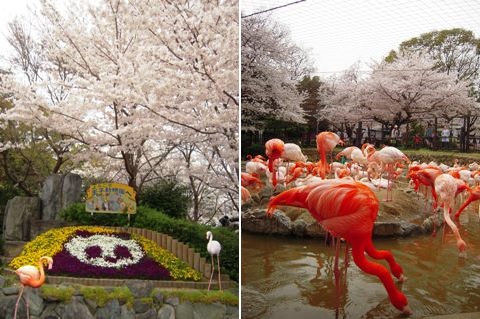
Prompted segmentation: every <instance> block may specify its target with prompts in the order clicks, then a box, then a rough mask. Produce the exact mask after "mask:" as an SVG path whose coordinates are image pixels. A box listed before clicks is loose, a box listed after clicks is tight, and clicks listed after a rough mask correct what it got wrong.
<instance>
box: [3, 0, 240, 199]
mask: <svg viewBox="0 0 480 319" xmlns="http://www.w3.org/2000/svg"><path fill="white" fill-rule="evenodd" d="M55 3H56V2H54V1H51V0H42V1H41V10H40V15H39V16H37V18H36V19H37V20H36V22H37V27H38V31H37V34H38V35H39V39H38V41H37V42H38V43H39V45H40V46H41V48H42V54H43V56H42V64H41V70H40V72H39V74H41V75H42V76H41V77H39V78H38V79H36V81H30V82H29V83H28V84H26V81H17V79H16V78H15V77H12V78H10V79H5V81H3V87H4V90H6V91H8V92H10V93H11V94H12V96H13V103H14V107H12V108H11V109H10V110H8V111H7V112H6V114H4V118H5V119H8V120H15V121H21V122H24V123H28V124H31V125H35V126H37V127H43V128H46V129H49V130H53V131H55V132H59V133H61V134H63V135H64V136H66V137H68V141H70V142H72V141H75V142H76V143H77V144H79V145H82V146H83V148H84V149H83V151H82V152H78V153H77V154H74V155H75V159H76V160H77V161H80V162H86V163H88V165H87V166H88V168H90V169H92V168H95V167H99V165H100V166H101V167H102V168H103V170H107V171H108V172H109V174H108V175H109V176H110V177H113V178H116V179H117V181H122V180H123V181H124V182H126V183H128V184H129V185H130V186H132V187H134V188H135V189H137V190H138V189H139V188H140V187H141V186H142V185H144V184H146V183H148V182H149V181H151V180H154V179H155V178H161V177H162V176H161V175H160V174H159V172H161V171H165V170H175V169H176V168H177V167H178V164H177V166H175V165H174V164H172V163H173V162H172V161H170V160H169V156H171V155H172V154H173V152H174V150H175V148H176V147H178V146H179V145H182V144H183V143H184V142H185V141H188V142H189V143H196V144H197V145H201V150H202V153H205V154H209V157H208V160H207V159H205V158H203V159H202V160H201V161H202V163H203V164H205V165H206V166H205V165H204V167H207V170H208V161H213V162H215V163H217V162H221V163H222V165H219V166H218V167H217V166H216V167H215V168H216V169H215V170H213V169H211V170H208V174H210V175H209V178H210V179H211V180H212V185H216V184H219V185H225V184H227V185H228V186H229V187H228V188H223V189H224V190H225V192H226V193H227V195H225V196H232V198H235V199H236V198H237V196H233V195H232V192H233V193H237V194H238V186H237V184H238V182H237V181H238V167H237V165H238V164H237V163H238V104H239V103H238V95H239V92H238V1H235V0H231V1H228V0H227V1H213V0H206V1H194V0H182V1H173V2H172V1H148V0H130V1H126V0H102V1H97V2H95V3H94V4H89V3H88V2H87V1H81V2H80V1H69V2H68V3H67V4H65V5H64V6H62V7H61V8H58V7H56V5H55ZM55 63H57V64H59V63H60V64H61V66H62V69H63V70H64V72H65V73H66V74H68V76H62V74H61V73H59V72H58V68H54V67H53V66H54V65H55ZM52 90H53V91H54V92H57V91H61V92H62V98H61V99H58V100H56V101H54V102H52V100H51V98H50V95H49V92H50V91H52ZM200 157H201V156H199V158H200ZM170 164H172V165H173V166H171V167H168V168H166V167H164V166H163V165H170ZM100 174H102V175H104V176H105V171H102V172H100Z"/></svg>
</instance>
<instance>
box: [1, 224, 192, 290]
mask: <svg viewBox="0 0 480 319" xmlns="http://www.w3.org/2000/svg"><path fill="white" fill-rule="evenodd" d="M41 256H51V257H52V258H53V260H54V264H53V268H52V269H51V270H49V272H48V273H49V274H57V275H68V276H77V277H95V278H98V277H103V278H142V279H155V280H188V281H198V280H200V279H201V274H200V273H199V272H197V271H195V270H194V269H192V268H191V267H189V266H188V265H187V264H186V263H184V262H183V261H181V260H179V259H178V258H177V257H175V256H174V255H173V254H172V253H170V252H169V251H167V250H165V249H162V248H160V247H159V246H158V245H157V244H155V243H154V242H153V241H151V240H148V239H146V238H144V237H142V236H140V235H136V234H133V235H131V234H128V233H121V232H115V231H113V230H111V229H108V228H103V227H94V226H80V227H63V228H57V229H51V230H49V231H47V232H45V233H43V234H41V235H39V236H37V237H36V238H35V239H34V240H32V241H31V242H29V243H28V244H27V245H25V248H24V250H23V251H22V253H21V254H20V255H19V256H18V257H16V258H14V259H13V260H12V262H11V263H10V265H9V266H10V267H12V268H13V269H17V268H19V267H21V266H23V265H27V264H29V265H36V264H37V262H38V260H39V258H40V257H41Z"/></svg>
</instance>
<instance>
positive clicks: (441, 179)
mask: <svg viewBox="0 0 480 319" xmlns="http://www.w3.org/2000/svg"><path fill="white" fill-rule="evenodd" d="M457 188H458V187H457V182H456V181H455V178H454V177H453V176H451V175H449V174H442V175H440V176H438V177H437V178H436V179H435V192H436V193H437V195H438V197H440V199H441V201H442V202H443V218H444V219H445V222H446V223H447V224H448V226H450V228H451V229H452V232H453V234H454V235H455V239H456V240H457V249H458V251H459V256H460V257H465V248H466V244H465V242H464V241H463V239H462V237H461V236H460V232H459V231H458V228H457V225H455V223H454V222H453V221H452V220H451V219H450V210H451V207H452V205H453V201H454V200H455V194H456V193H457Z"/></svg>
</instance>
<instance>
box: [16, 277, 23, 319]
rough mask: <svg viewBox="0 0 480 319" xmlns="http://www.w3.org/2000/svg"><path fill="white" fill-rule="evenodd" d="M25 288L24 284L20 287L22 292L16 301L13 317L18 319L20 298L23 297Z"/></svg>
mask: <svg viewBox="0 0 480 319" xmlns="http://www.w3.org/2000/svg"><path fill="white" fill-rule="evenodd" d="M24 288H25V286H24V285H21V288H20V293H19V294H18V298H17V302H16V303H15V311H14V312H13V319H16V318H17V310H18V304H19V302H20V299H21V298H22V294H23V289H24Z"/></svg>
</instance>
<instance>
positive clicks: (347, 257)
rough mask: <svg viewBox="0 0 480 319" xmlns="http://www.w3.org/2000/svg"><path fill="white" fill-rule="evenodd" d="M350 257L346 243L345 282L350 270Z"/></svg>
mask: <svg viewBox="0 0 480 319" xmlns="http://www.w3.org/2000/svg"><path fill="white" fill-rule="evenodd" d="M348 259H349V256H348V242H347V243H345V259H344V263H345V275H344V276H345V280H346V278H347V269H348V263H349V260H348Z"/></svg>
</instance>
